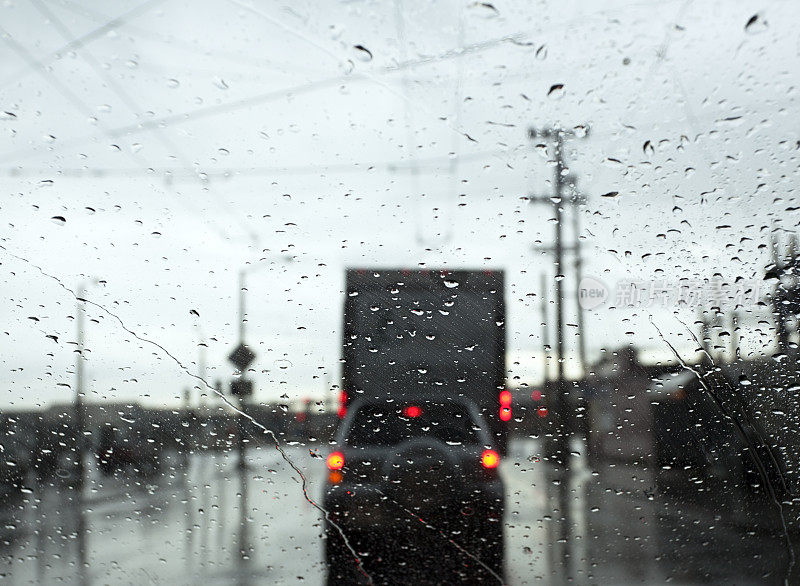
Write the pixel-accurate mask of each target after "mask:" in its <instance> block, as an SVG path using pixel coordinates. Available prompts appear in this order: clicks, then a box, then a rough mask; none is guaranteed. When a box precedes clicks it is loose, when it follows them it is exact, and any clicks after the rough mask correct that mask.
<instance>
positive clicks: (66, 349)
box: [0, 0, 800, 407]
mask: <svg viewBox="0 0 800 586" xmlns="http://www.w3.org/2000/svg"><path fill="white" fill-rule="evenodd" d="M0 11H1V12H0V14H1V15H2V17H1V18H0V27H1V28H0V34H2V41H3V42H2V43H0V129H2V136H3V140H2V141H0V181H1V182H2V186H3V189H2V199H0V212H1V213H2V230H1V231H0V245H2V249H0V263H2V264H0V270H2V279H3V283H4V288H3V290H4V294H3V295H2V296H0V312H2V317H3V328H2V330H0V336H1V337H2V380H3V382H4V383H5V384H4V388H3V389H2V390H3V395H2V399H0V405H5V406H9V405H11V406H16V407H22V406H31V405H38V404H48V403H52V402H63V401H69V400H71V398H72V393H73V385H74V361H75V354H74V350H75V339H76V333H75V329H76V328H75V320H74V316H75V303H76V302H75V298H74V296H73V295H72V294H71V293H70V291H68V289H69V290H72V291H73V292H74V291H75V290H76V289H77V287H78V286H79V285H80V283H82V282H84V281H85V282H86V283H87V286H88V289H87V298H88V299H90V300H92V301H93V302H95V303H97V304H98V305H100V306H101V307H102V309H101V308H100V307H96V306H89V307H88V308H87V313H88V317H89V321H88V323H87V328H86V337H87V346H88V349H89V352H87V357H88V362H87V376H88V379H89V383H88V391H89V392H90V395H89V399H90V400H104V399H108V400H126V401H127V400H139V401H142V402H147V403H149V404H158V405H172V404H176V402H177V399H178V398H179V397H180V395H181V392H182V390H183V389H184V388H186V387H192V386H194V385H195V381H193V380H192V378H191V377H189V376H188V375H187V371H189V372H196V371H197V359H198V341H199V339H200V337H201V336H203V337H204V338H205V339H206V341H207V345H208V349H207V361H208V367H209V371H208V378H209V380H216V379H223V380H228V379H229V377H230V375H231V373H232V370H231V367H230V366H229V365H228V364H227V363H226V360H225V356H226V355H227V353H228V352H229V351H230V350H231V349H232V347H233V346H234V345H235V343H236V341H237V335H238V329H237V299H238V286H237V273H238V271H239V270H240V269H241V268H242V267H243V266H245V264H247V263H255V262H257V261H259V260H262V259H265V260H263V261H262V262H263V265H264V266H263V269H261V270H253V271H252V272H251V273H250V275H249V276H248V287H247V299H248V306H249V307H248V317H249V319H248V326H247V327H248V332H247V339H248V342H249V344H250V345H251V346H252V347H253V349H254V350H255V351H256V352H257V354H258V359H257V361H256V362H255V363H254V366H253V368H254V369H255V371H256V374H255V375H254V378H255V380H256V385H257V396H256V397H257V398H258V399H264V400H271V399H275V398H277V397H279V396H282V395H287V396H288V398H289V400H290V401H294V400H297V399H300V398H302V397H306V396H309V397H322V396H323V393H324V392H325V389H327V388H329V387H330V386H331V385H334V384H336V383H338V377H339V362H338V361H339V355H340V343H341V340H340V339H341V328H340V321H341V307H342V302H343V299H342V292H341V289H342V286H343V277H344V269H345V268H346V267H362V266H365V267H379V266H382V267H412V268H413V267H423V266H425V267H431V268H438V267H472V268H480V267H490V268H502V269H505V270H506V271H507V281H508V283H509V287H508V291H507V299H508V302H509V319H508V332H509V355H508V364H509V368H510V369H511V371H512V372H511V376H519V377H520V381H529V382H536V381H537V380H539V379H540V378H541V375H542V373H541V344H542V341H541V336H540V334H541V309H540V297H539V293H540V291H539V280H540V275H541V274H543V273H544V274H546V275H548V279H549V282H550V283H553V282H554V271H553V265H552V260H551V258H550V257H549V256H547V255H545V254H543V253H542V251H541V250H538V251H537V250H536V247H541V246H549V245H550V244H552V235H553V230H554V227H553V222H552V219H551V218H552V210H551V209H549V208H548V207H547V206H534V205H531V204H529V203H527V202H526V200H525V199H524V197H525V196H527V195H530V194H546V193H548V192H549V190H550V189H551V180H552V168H551V166H549V164H548V153H547V152H546V151H545V149H544V148H542V147H537V146H536V145H537V144H538V143H539V141H537V140H534V141H531V140H529V138H528V136H527V129H528V127H529V126H531V125H533V126H547V125H549V124H560V125H562V126H564V127H567V128H573V127H575V126H578V125H587V126H588V127H589V128H590V133H589V135H588V137H586V138H583V139H575V140H572V141H570V142H569V143H568V149H567V150H568V153H567V157H568V161H569V163H570V171H571V172H572V173H574V174H575V175H576V177H577V178H578V185H579V188H580V190H581V192H582V193H583V194H585V195H586V197H587V204H586V206H585V207H583V208H582V209H581V212H580V216H581V222H582V230H581V235H582V237H583V240H582V242H583V247H584V251H585V253H586V254H585V269H584V271H585V273H586V274H587V275H591V276H593V277H595V278H597V279H598V280H600V281H601V282H603V283H604V284H605V285H606V286H607V287H609V288H610V289H613V288H614V286H615V283H617V282H618V281H619V280H624V279H641V280H657V281H658V280H660V281H664V282H667V283H671V284H673V285H677V283H678V282H679V281H680V280H681V279H684V280H687V279H688V280H692V281H694V280H702V279H709V278H712V277H714V276H715V275H717V277H718V278H720V279H722V280H725V281H729V282H734V281H735V280H736V279H737V278H738V279H739V280H740V281H744V282H749V281H750V280H754V279H760V278H761V267H762V266H763V265H764V263H765V262H766V261H767V256H768V251H767V249H766V245H767V244H768V242H769V233H770V230H771V229H772V228H773V225H774V226H775V227H777V228H778V229H783V230H786V231H793V230H794V229H795V227H796V225H797V220H798V214H797V210H796V208H797V191H796V186H797V184H798V181H797V180H798V152H799V151H798V142H797V141H798V131H800V122H798V117H797V111H798V108H797V101H798V89H797V84H798V81H799V80H798V76H797V71H800V36H798V32H797V28H796V23H797V22H798V17H800V9H798V7H797V6H796V5H795V4H794V3H792V2H771V3H763V2H722V1H720V2H696V3H693V2H668V1H667V2H606V3H603V6H602V7H598V6H597V5H596V4H595V3H588V2H571V3H570V2H567V3H565V2H559V3H546V2H537V3H531V2H503V1H499V2H492V3H491V4H489V3H473V2H453V1H447V2H435V3H422V2H413V3H412V2H398V3H395V4H392V3H387V2H344V3H319V4H317V3H303V2H300V3H298V2H293V3H290V4H285V5H284V4H280V3H272V2H258V3H256V2H248V1H245V0H243V1H242V2H239V1H228V2H197V1H192V2H189V1H185V2H180V1H177V0H152V1H150V2H144V3H139V2H89V1H86V2H77V1H75V2H73V1H69V0H61V1H57V0H53V1H51V0H40V1H37V2H31V3H29V2H16V3H15V2H7V3H5V4H4V5H3V7H2V8H0ZM748 23H749V24H748ZM580 133H581V132H580V129H579V134H580ZM613 192H616V193H617V194H618V195H617V196H616V197H603V196H604V195H605V194H610V193H613ZM53 218H56V219H53ZM58 218H63V220H65V221H61V220H59V219H58ZM565 230H566V232H565V235H566V236H567V237H571V234H572V232H571V230H570V228H569V226H566V228H565ZM287 256H290V257H292V259H293V260H292V261H291V262H286V260H285V259H286V257H287ZM92 279H97V280H99V281H100V283H98V284H90V283H91V280H92ZM574 288H575V282H574V280H572V277H571V274H570V275H569V276H568V279H567V280H566V281H565V289H566V290H567V291H573V290H574ZM695 318H696V310H695V309H691V308H689V309H686V308H684V309H680V310H678V311H677V312H676V311H675V308H674V307H671V306H670V307H664V308H661V307H649V308H638V309H631V308H619V309H616V310H614V309H610V308H609V307H608V306H607V305H606V306H603V307H600V308H598V309H595V310H593V311H591V312H587V317H586V320H587V340H588V344H589V350H590V358H592V359H593V360H596V359H597V358H598V357H599V356H600V355H601V350H602V349H603V348H606V349H613V348H617V347H619V346H620V345H622V344H626V343H634V344H636V345H637V346H639V347H641V348H643V349H645V350H646V355H647V356H649V358H650V359H652V360H656V359H663V358H668V357H669V353H668V352H667V348H666V346H665V344H664V343H663V341H662V340H660V338H659V337H658V336H657V333H656V331H655V328H654V327H653V325H652V324H651V323H650V320H651V319H652V320H653V322H654V323H656V324H657V325H658V326H659V327H660V328H661V329H662V331H664V332H665V334H666V335H667V336H669V337H670V338H671V340H672V341H673V342H674V343H675V344H676V346H677V347H678V348H680V349H681V351H684V352H686V353H687V354H688V353H690V352H691V350H692V349H693V347H694V343H693V342H692V341H691V340H690V338H689V336H688V335H687V333H686V331H685V329H684V328H683V326H682V324H681V321H685V322H686V323H689V324H690V325H691V322H692V321H693V320H694V319H695ZM764 319H767V316H766V313H765V312H764V311H761V312H753V313H752V314H750V315H749V316H748V317H747V319H746V323H745V325H746V327H745V332H744V334H743V336H744V338H745V344H746V345H747V344H749V346H747V348H748V351H754V352H759V351H762V350H763V344H764V342H765V340H766V337H764V336H762V337H759V336H758V332H757V331H755V330H753V328H759V327H760V328H761V329H764V324H761V325H759V324H758V322H759V320H764ZM679 320H680V321H679ZM567 321H568V322H569V323H570V324H571V323H574V321H575V319H574V316H573V314H572V312H571V311H570V312H569V313H568V316H567ZM567 330H568V332H569V335H570V345H569V346H570V358H571V356H572V348H574V344H573V342H574V332H575V329H574V328H573V327H571V326H568V328H567ZM137 337H138V338H139V339H137ZM143 340H149V341H152V342H155V343H157V344H158V346H156V345H154V344H152V343H149V342H147V341H143ZM159 346H160V347H159ZM179 363H180V364H179ZM570 364H571V362H570Z"/></svg>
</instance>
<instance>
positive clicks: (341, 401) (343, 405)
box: [336, 391, 347, 419]
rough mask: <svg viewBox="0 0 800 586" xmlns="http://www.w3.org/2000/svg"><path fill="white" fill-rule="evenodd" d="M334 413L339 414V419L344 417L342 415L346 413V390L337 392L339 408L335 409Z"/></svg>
mask: <svg viewBox="0 0 800 586" xmlns="http://www.w3.org/2000/svg"><path fill="white" fill-rule="evenodd" d="M336 414H337V415H338V416H339V419H344V416H345V415H347V391H342V392H340V393H339V409H338V411H336Z"/></svg>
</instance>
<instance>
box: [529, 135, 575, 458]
mask: <svg viewBox="0 0 800 586" xmlns="http://www.w3.org/2000/svg"><path fill="white" fill-rule="evenodd" d="M528 134H529V137H530V138H531V139H536V138H543V139H545V140H546V141H548V142H550V141H552V143H553V146H554V151H553V163H554V165H553V166H554V169H553V194H552V195H549V196H539V197H531V198H530V201H531V202H532V203H545V204H548V205H551V206H552V207H553V212H554V215H555V235H554V240H555V242H554V247H553V253H554V261H553V265H554V269H555V280H556V293H555V302H556V328H555V329H556V351H555V357H556V397H555V401H554V404H555V407H556V412H557V413H558V417H559V418H560V421H561V430H560V433H559V434H558V442H557V445H556V452H557V454H556V457H557V460H558V461H559V464H561V465H562V466H563V467H564V468H565V469H566V468H567V460H568V453H569V443H570V437H571V435H572V431H573V429H574V422H573V419H574V417H573V416H572V413H571V412H569V409H570V407H571V405H570V401H569V396H568V395H569V389H568V388H567V384H566V379H565V378H564V278H565V275H564V273H563V267H564V252H565V249H566V250H571V251H573V252H575V254H576V256H578V257H579V256H580V250H579V248H578V244H577V233H576V234H575V237H576V244H575V245H573V246H567V247H565V246H564V243H563V225H564V204H565V201H564V191H565V189H564V188H565V183H566V182H567V181H568V180H569V181H570V184H571V185H572V186H573V187H574V178H573V177H571V176H569V170H568V169H567V166H566V164H565V161H564V159H565V157H564V141H565V139H567V138H586V137H587V136H588V131H587V132H583V133H581V134H580V135H579V134H577V133H576V132H575V131H574V130H565V129H563V128H559V127H552V128H543V129H536V128H531V129H530V130H529V131H528ZM579 202H580V199H579V198H578V197H576V196H575V195H574V193H573V197H572V198H571V199H570V200H569V201H567V202H566V203H569V204H570V205H577V204H578V203H579ZM576 226H577V221H574V222H573V227H576ZM576 267H580V265H579V264H577V263H576ZM576 288H577V283H576ZM581 321H582V319H581ZM581 333H582V332H581ZM581 337H582V336H581ZM581 366H582V367H583V368H585V363H583V360H582V364H581Z"/></svg>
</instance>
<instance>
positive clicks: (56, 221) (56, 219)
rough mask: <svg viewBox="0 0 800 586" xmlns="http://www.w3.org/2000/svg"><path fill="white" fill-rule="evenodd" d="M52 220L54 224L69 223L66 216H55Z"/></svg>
mask: <svg viewBox="0 0 800 586" xmlns="http://www.w3.org/2000/svg"><path fill="white" fill-rule="evenodd" d="M50 220H51V221H52V222H53V223H54V224H58V225H59V226H63V225H64V224H66V223H67V219H66V218H65V217H64V216H53V217H52V218H50Z"/></svg>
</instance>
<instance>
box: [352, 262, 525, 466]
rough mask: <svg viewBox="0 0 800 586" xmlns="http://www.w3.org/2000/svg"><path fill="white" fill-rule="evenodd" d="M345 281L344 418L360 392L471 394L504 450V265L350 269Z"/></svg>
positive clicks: (507, 403)
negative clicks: (488, 267) (501, 267)
mask: <svg viewBox="0 0 800 586" xmlns="http://www.w3.org/2000/svg"><path fill="white" fill-rule="evenodd" d="M345 289H346V293H345V303H344V328H343V367H342V386H341V392H340V397H339V416H340V418H343V417H344V416H345V415H346V413H347V408H348V406H349V405H350V403H351V402H352V401H353V400H355V399H357V398H360V397H364V398H366V399H379V400H385V399H396V400H402V399H403V397H404V396H420V395H421V394H426V395H430V396H432V397H435V398H437V399H447V398H449V397H460V398H466V399H468V400H470V401H472V402H473V403H474V404H475V405H476V407H477V408H478V409H479V411H480V412H481V414H482V415H483V417H484V418H485V420H486V423H487V425H488V427H489V429H490V431H491V433H492V439H493V441H494V442H495V448H496V449H498V450H499V451H501V452H504V451H505V448H506V444H507V427H508V422H509V421H510V419H511V417H512V413H513V406H512V405H511V394H510V393H509V392H508V391H507V390H506V389H505V381H506V365H505V346H506V336H505V302H504V275H503V272H502V271H499V270H397V269H389V270H381V269H349V270H347V272H346V286H345Z"/></svg>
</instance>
